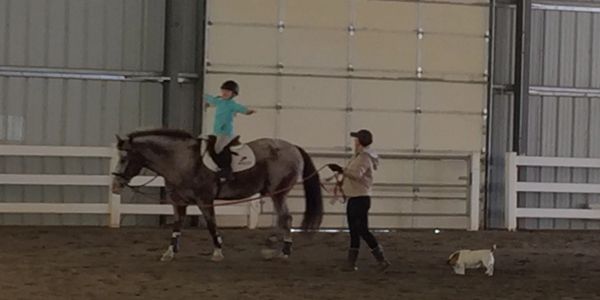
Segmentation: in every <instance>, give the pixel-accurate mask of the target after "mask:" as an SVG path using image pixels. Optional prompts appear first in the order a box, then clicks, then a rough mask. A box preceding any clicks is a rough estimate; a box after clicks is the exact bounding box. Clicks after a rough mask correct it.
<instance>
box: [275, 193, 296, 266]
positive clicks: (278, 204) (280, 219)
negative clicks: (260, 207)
mask: <svg viewBox="0 0 600 300" xmlns="http://www.w3.org/2000/svg"><path fill="white" fill-rule="evenodd" d="M286 196H287V195H279V196H273V197H272V199H273V206H274V207H275V211H276V212H277V227H278V228H279V229H281V230H283V248H282V249H281V255H282V256H283V257H284V258H288V257H289V256H290V255H291V254H292V242H293V241H292V215H291V214H290V210H289V208H288V206H287V203H286V202H285V200H286Z"/></svg>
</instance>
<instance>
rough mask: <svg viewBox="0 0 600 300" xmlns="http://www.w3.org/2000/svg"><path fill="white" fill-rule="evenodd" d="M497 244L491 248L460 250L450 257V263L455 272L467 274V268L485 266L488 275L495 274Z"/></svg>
mask: <svg viewBox="0 0 600 300" xmlns="http://www.w3.org/2000/svg"><path fill="white" fill-rule="evenodd" d="M495 250H496V245H494V246H492V248H491V249H489V250H459V251H456V252H454V253H452V254H450V257H448V265H450V266H451V267H452V268H453V269H454V273H456V274H458V275H465V270H466V269H478V268H481V267H484V268H485V274H486V275H487V276H494V262H495V260H494V251H495Z"/></svg>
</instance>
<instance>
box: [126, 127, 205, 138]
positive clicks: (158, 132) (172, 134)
mask: <svg viewBox="0 0 600 300" xmlns="http://www.w3.org/2000/svg"><path fill="white" fill-rule="evenodd" d="M144 136H162V137H168V138H173V139H192V138H194V137H193V136H192V135H191V134H190V133H189V132H187V131H185V130H181V129H169V128H159V129H150V130H140V131H134V132H132V133H130V134H128V135H127V137H129V139H134V138H137V137H144Z"/></svg>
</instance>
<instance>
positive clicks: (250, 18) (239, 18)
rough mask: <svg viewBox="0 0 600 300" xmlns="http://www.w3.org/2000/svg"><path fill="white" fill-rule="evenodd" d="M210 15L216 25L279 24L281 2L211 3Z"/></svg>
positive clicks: (235, 0) (228, 0) (242, 0)
mask: <svg viewBox="0 0 600 300" xmlns="http://www.w3.org/2000/svg"><path fill="white" fill-rule="evenodd" d="M209 2H210V3H209V6H208V9H209V11H208V15H209V19H210V21H211V22H215V23H248V24H260V25H273V24H277V20H278V15H277V11H278V8H277V4H278V2H279V0H218V1H209Z"/></svg>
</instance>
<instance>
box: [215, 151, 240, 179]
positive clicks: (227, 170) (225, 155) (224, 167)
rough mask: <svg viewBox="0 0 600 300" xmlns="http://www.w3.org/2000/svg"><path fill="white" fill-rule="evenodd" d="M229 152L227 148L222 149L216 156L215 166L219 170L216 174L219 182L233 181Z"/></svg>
mask: <svg viewBox="0 0 600 300" xmlns="http://www.w3.org/2000/svg"><path fill="white" fill-rule="evenodd" d="M231 155H232V154H231V150H230V149H229V147H227V148H225V149H223V151H221V153H219V154H217V161H216V163H217V165H218V166H219V168H220V169H221V170H220V171H219V173H218V176H219V178H220V179H221V181H233V180H234V179H235V178H234V177H233V170H232V169H231V161H232V157H231Z"/></svg>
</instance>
